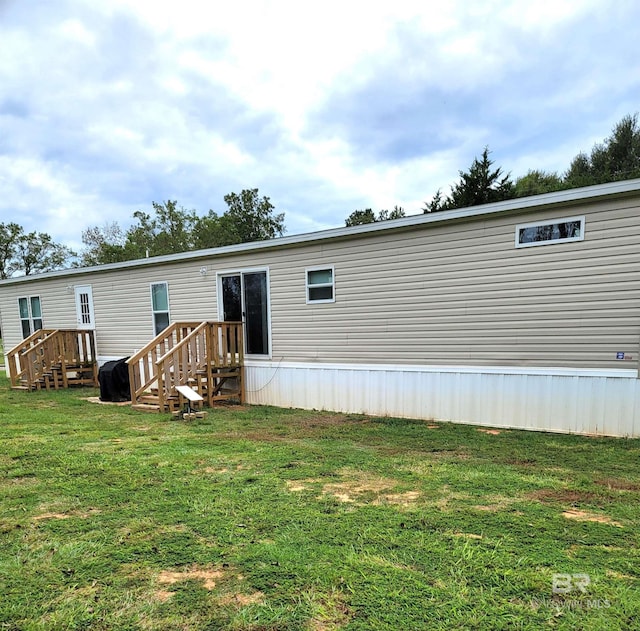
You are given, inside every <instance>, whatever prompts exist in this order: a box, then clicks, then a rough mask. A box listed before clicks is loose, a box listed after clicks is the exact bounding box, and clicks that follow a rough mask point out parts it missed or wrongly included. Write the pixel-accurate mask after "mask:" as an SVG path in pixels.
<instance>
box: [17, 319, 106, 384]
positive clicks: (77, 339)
mask: <svg viewBox="0 0 640 631" xmlns="http://www.w3.org/2000/svg"><path fill="white" fill-rule="evenodd" d="M8 357H9V374H10V379H11V385H12V386H20V385H21V384H22V382H23V381H24V382H26V384H25V385H26V386H27V387H28V388H30V389H31V388H34V387H39V385H38V383H39V382H40V380H41V379H42V378H43V377H44V376H45V374H47V373H50V372H51V371H52V370H53V368H54V367H60V368H61V369H62V370H61V376H62V379H63V381H64V382H65V385H66V370H65V367H66V366H67V365H79V364H82V365H94V366H95V365H96V363H97V357H96V350H95V337H94V333H93V331H91V330H80V329H40V330H39V331H36V332H35V333H33V334H32V335H30V336H29V337H28V338H26V339H24V340H22V342H20V344H18V345H16V346H15V347H14V348H12V349H11V350H10V351H9V353H8ZM47 387H48V386H47Z"/></svg>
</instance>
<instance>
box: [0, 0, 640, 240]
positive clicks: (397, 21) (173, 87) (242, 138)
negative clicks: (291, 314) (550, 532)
mask: <svg viewBox="0 0 640 631" xmlns="http://www.w3.org/2000/svg"><path fill="white" fill-rule="evenodd" d="M639 41H640V3H638V2H637V1H636V0H615V1H614V0H612V1H606V0H600V1H596V0H570V1H569V0H553V1H547V0H540V1H537V2H536V1H535V0H526V1H521V0H482V1H481V2H472V1H471V0H461V1H455V0H451V1H444V0H443V1H429V0H418V1H413V0H393V1H392V2H389V1H388V0H386V1H382V0H368V1H367V2H362V1H360V0H341V1H340V2H337V1H334V0H323V2H314V3H311V2H302V1H300V0H297V1H288V0H282V1H278V0H270V1H269V0H263V1H260V0H245V1H242V0H237V1H236V2H220V1H215V0H213V1H209V2H205V1H204V0H200V1H194V0H180V1H179V2H176V1H175V0H173V1H171V2H165V1H164V0H101V1H100V2H96V1H95V0H56V2H51V0H0V222H4V223H6V222H9V221H15V222H17V223H19V224H21V225H22V226H23V227H24V228H25V230H27V231H32V230H37V231H39V232H47V233H48V234H50V235H51V236H52V237H53V239H54V241H57V242H59V243H64V244H66V245H69V246H71V247H72V248H75V249H76V250H81V249H82V240H81V239H82V231H83V230H85V229H87V228H89V227H92V226H104V225H105V224H107V223H110V222H113V221H115V222H118V223H119V224H120V226H122V227H123V228H125V229H126V228H127V227H128V226H129V225H130V224H131V222H132V215H133V213H134V212H135V211H136V210H143V211H146V212H151V211H152V205H151V204H152V202H154V201H155V202H163V201H165V200H169V199H171V200H177V202H178V205H179V206H183V207H184V208H186V209H188V210H190V209H195V210H196V211H197V212H198V213H199V214H206V213H207V212H208V211H209V210H210V209H212V210H215V211H216V212H218V213H222V212H224V211H225V210H226V204H225V202H224V199H223V197H224V195H226V194H227V193H230V192H232V191H233V192H238V193H239V192H240V191H241V190H242V189H245V188H258V189H259V193H260V196H263V195H266V196H268V197H269V198H270V200H271V202H272V203H273V205H274V206H275V209H276V211H277V212H284V213H285V224H286V228H287V234H296V233H302V232H310V231H314V230H320V229H325V228H331V227H338V226H342V225H344V220H345V218H346V217H347V216H348V215H349V214H350V213H351V212H352V211H354V210H356V209H364V208H372V209H373V210H374V211H379V210H381V209H392V208H393V207H394V206H395V205H399V206H402V207H403V208H404V209H405V210H406V212H407V214H414V213H419V212H421V208H422V207H423V206H424V202H425V201H426V200H429V199H431V197H432V196H433V195H434V194H435V192H436V191H437V190H438V189H442V190H443V192H444V193H447V192H449V190H450V188H449V187H450V186H451V184H453V183H454V182H455V181H456V180H457V178H458V172H459V171H460V170H463V171H464V170H466V169H468V167H469V166H470V165H471V162H472V161H473V159H474V157H476V156H479V155H480V154H481V153H482V150H483V149H484V147H485V146H488V147H489V149H490V151H491V158H492V159H493V160H494V161H495V164H496V165H497V166H501V167H502V168H503V169H504V171H505V172H510V173H511V175H512V176H513V177H514V178H515V177H517V176H520V175H524V174H525V173H526V172H527V171H528V170H529V169H542V170H546V171H557V172H559V173H562V172H563V171H564V170H566V169H567V167H568V166H569V163H570V161H571V159H572V158H573V157H574V156H575V155H576V154H577V153H578V152H579V151H586V152H588V151H590V149H591V148H592V146H593V145H594V143H596V142H601V141H602V140H604V139H605V138H606V137H607V136H608V135H609V134H610V133H611V130H612V128H613V126H614V125H615V124H616V123H617V122H618V121H619V120H620V119H621V118H622V117H623V116H625V115H627V114H633V113H635V112H638V111H639V110H640V55H639V54H638V42H639Z"/></svg>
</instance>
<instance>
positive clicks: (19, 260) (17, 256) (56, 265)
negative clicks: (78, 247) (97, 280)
mask: <svg viewBox="0 0 640 631" xmlns="http://www.w3.org/2000/svg"><path fill="white" fill-rule="evenodd" d="M75 256H76V254H75V252H73V251H72V250H71V249H69V248H68V247H67V246H65V245H60V244H59V243H54V241H53V240H52V239H51V236H50V235H48V234H47V233H46V232H28V233H25V231H24V229H23V228H22V226H20V225H18V224H17V223H13V222H12V223H8V224H4V223H0V278H2V279H4V278H10V277H11V276H13V275H23V274H24V275H25V276H29V275H31V274H40V273H42V272H50V271H53V270H56V269H61V268H63V267H66V266H67V265H68V264H69V262H70V260H71V259H72V258H73V257H75Z"/></svg>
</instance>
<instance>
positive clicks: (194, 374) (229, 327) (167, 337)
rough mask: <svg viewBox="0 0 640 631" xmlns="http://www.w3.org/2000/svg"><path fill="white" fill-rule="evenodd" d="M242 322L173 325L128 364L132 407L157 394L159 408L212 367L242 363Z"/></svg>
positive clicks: (234, 365)
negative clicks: (146, 396) (147, 395)
mask: <svg viewBox="0 0 640 631" xmlns="http://www.w3.org/2000/svg"><path fill="white" fill-rule="evenodd" d="M242 347H243V343H242V323H241V322H200V323H198V322H176V323H174V324H172V325H170V326H169V327H168V328H167V329H165V330H164V331H163V332H162V333H161V334H160V335H158V336H156V337H155V338H154V339H153V340H152V341H151V342H149V344H147V345H146V346H145V347H144V348H143V349H141V350H140V351H138V352H137V353H136V354H135V355H133V356H131V357H130V358H129V359H128V360H127V364H128V365H129V382H130V386H131V403H132V405H136V404H137V403H138V402H139V400H140V398H141V397H142V396H144V395H145V393H147V392H149V391H150V390H154V391H156V390H157V395H156V396H157V400H158V406H159V407H160V409H161V410H163V409H165V408H166V407H167V399H168V398H169V397H172V396H175V395H176V390H175V388H176V386H179V385H190V382H193V381H196V380H197V379H199V378H200V376H201V375H202V374H205V375H207V374H208V373H207V371H210V369H211V367H214V368H226V367H240V366H242V365H243V363H244V358H243V352H242Z"/></svg>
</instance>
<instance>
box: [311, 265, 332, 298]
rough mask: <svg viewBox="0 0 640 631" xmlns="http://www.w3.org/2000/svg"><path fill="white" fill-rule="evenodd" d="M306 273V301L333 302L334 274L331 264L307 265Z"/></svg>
mask: <svg viewBox="0 0 640 631" xmlns="http://www.w3.org/2000/svg"><path fill="white" fill-rule="evenodd" d="M306 275H307V303H308V304H315V303H318V302H335V301H336V294H335V274H334V269H333V266H330V267H308V268H307V269H306Z"/></svg>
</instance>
